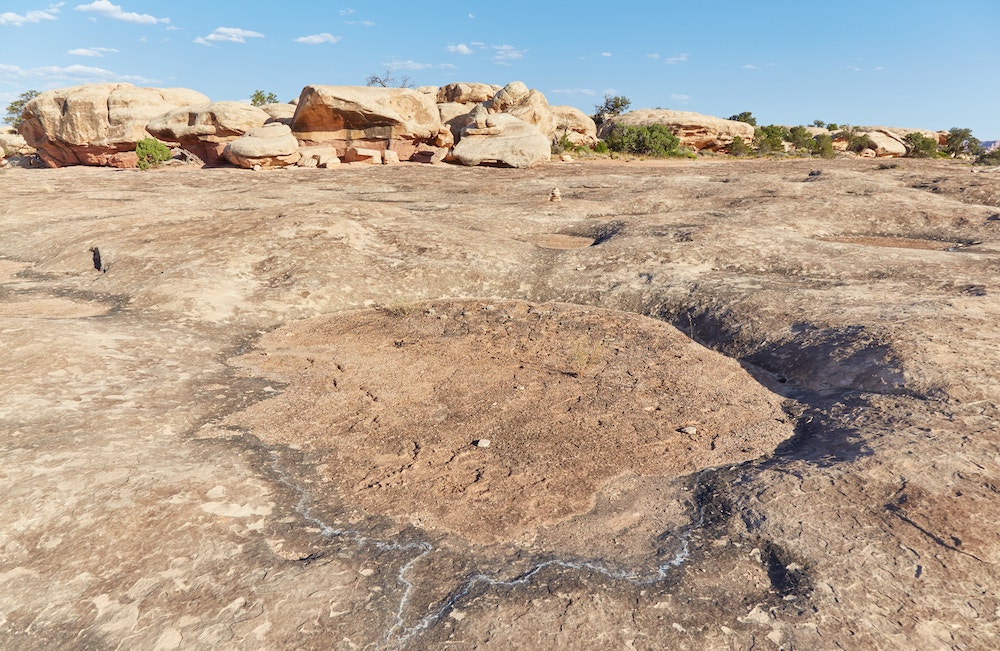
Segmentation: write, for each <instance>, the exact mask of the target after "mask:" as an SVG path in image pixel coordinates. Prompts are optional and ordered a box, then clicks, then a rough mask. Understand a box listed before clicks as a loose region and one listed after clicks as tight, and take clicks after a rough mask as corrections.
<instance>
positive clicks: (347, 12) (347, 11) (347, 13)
mask: <svg viewBox="0 0 1000 651" xmlns="http://www.w3.org/2000/svg"><path fill="white" fill-rule="evenodd" d="M353 13H354V10H353V9H351V8H350V7H348V8H347V9H341V10H340V15H341V16H350V15H351V14H353Z"/></svg>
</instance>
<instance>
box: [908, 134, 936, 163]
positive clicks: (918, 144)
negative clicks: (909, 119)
mask: <svg viewBox="0 0 1000 651" xmlns="http://www.w3.org/2000/svg"><path fill="white" fill-rule="evenodd" d="M903 141H904V142H905V143H906V155H907V156H908V157H910V158H933V157H934V156H936V155H937V150H938V144H937V140H935V139H934V138H929V137H927V136H925V135H924V134H922V133H918V132H916V131H914V132H913V133H908V134H906V136H904V137H903Z"/></svg>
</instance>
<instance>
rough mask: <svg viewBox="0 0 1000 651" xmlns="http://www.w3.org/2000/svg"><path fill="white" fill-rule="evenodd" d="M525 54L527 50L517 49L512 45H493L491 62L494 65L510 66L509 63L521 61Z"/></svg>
mask: <svg viewBox="0 0 1000 651" xmlns="http://www.w3.org/2000/svg"><path fill="white" fill-rule="evenodd" d="M527 52H528V51H527V50H521V49H518V48H516V47H514V46H513V45H494V46H493V57H492V60H493V62H494V63H500V64H503V65H510V62H511V61H517V60H518V59H523V58H524V55H525V54H527Z"/></svg>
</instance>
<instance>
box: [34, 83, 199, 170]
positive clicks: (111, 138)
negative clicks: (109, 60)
mask: <svg viewBox="0 0 1000 651" xmlns="http://www.w3.org/2000/svg"><path fill="white" fill-rule="evenodd" d="M207 102H208V98H207V97H205V96H204V95H202V94H201V93H199V92H197V91H193V90H189V89H186V88H139V87H136V86H133V85H132V84H124V83H114V84H87V85H83V86H71V87H68V88H58V89H56V90H50V91H46V92H44V93H42V94H41V95H39V96H38V97H36V98H34V99H33V100H31V101H30V102H28V103H27V104H26V105H25V107H24V112H23V113H22V115H23V116H24V121H23V122H22V123H21V126H20V128H19V131H20V133H21V135H23V136H24V139H25V140H26V141H27V142H28V144H29V145H31V146H32V147H35V148H36V149H38V155H39V156H40V157H41V158H42V160H44V161H45V162H46V164H48V165H49V166H50V167H64V166H66V165H103V166H109V167H135V166H136V164H137V162H138V159H137V158H136V155H135V145H136V143H137V142H138V141H140V140H142V139H143V138H148V137H149V134H148V133H147V132H146V125H147V124H149V122H150V120H152V119H153V118H155V117H156V116H158V115H162V114H163V113H166V112H168V111H170V110H172V109H174V108H178V107H181V106H186V105H189V104H202V103H207Z"/></svg>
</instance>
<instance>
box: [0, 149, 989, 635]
mask: <svg viewBox="0 0 1000 651" xmlns="http://www.w3.org/2000/svg"><path fill="white" fill-rule="evenodd" d="M335 167H336V169H329V170H327V169H288V170H280V171H268V172H257V173H255V172H250V171H244V170H236V169H222V168H220V169H192V168H166V169H158V170H153V171H150V172H147V173H143V172H138V171H134V170H110V169H93V168H79V167H74V168H62V169H43V170H33V169H9V170H4V171H0V196H2V197H4V200H3V201H2V202H0V243H2V248H0V380H2V383H3V387H4V388H3V391H2V392H0V455H2V459H3V464H2V466H0V491H2V493H3V495H4V499H3V500H2V502H0V647H3V648H11V649H45V648H123V649H124V648H150V649H154V648H158V649H179V648H184V649H210V648H211V649H218V648H236V649H256V648H273V649H282V648H302V649H330V648H334V649H354V648H361V649H386V648H389V649H427V648H463V649H464V648H480V649H507V648H574V649H609V648H610V649H617V648H620V649H630V648H631V649H662V648H684V649H720V648H721V649H751V648H752V649H812V648H815V649H827V648H838V647H839V648H845V649H898V648H914V649H949V648H954V649H994V648H996V640H997V639H1000V625H998V618H1000V597H998V596H997V595H998V594H1000V572H998V565H997V564H998V562H1000V489H998V488H997V486H998V477H1000V425H998V418H1000V410H998V404H1000V371H998V369H1000V329H998V328H997V327H996V324H997V322H998V320H1000V304H998V303H997V301H996V297H997V295H998V293H1000V283H998V280H997V279H998V278H1000V173H998V172H996V171H990V172H975V173H974V172H972V171H971V170H970V168H969V167H968V166H963V165H961V164H955V163H953V162H949V161H911V160H900V161H899V162H898V166H896V167H888V166H885V165H880V164H879V163H878V162H876V161H865V160H839V161H819V160H811V161H784V162H776V161H757V160H748V161H725V160H722V159H719V160H712V159H708V160H699V161H682V162H670V163H659V164H640V163H621V162H573V163H553V164H549V165H544V166H541V167H537V168H534V169H530V170H529V169H487V168H465V167H457V166H430V165H396V166H389V167H384V166H351V165H340V166H335ZM553 188H559V190H560V195H561V201H559V202H551V201H549V196H550V193H551V192H552V189H553ZM94 248H98V249H99V251H100V265H97V264H96V263H97V260H96V255H95V254H94V252H93V251H92V249H94ZM98 266H99V267H100V269H98V268H96V267H98ZM702 345H703V346H707V348H703V347H702ZM710 349H713V350H710ZM727 357H728V358H729V359H727ZM522 366H523V368H522ZM522 387H523V388H522ZM578 399H579V401H578ZM577 405H579V406H577ZM782 421H784V422H782ZM483 439H488V440H489V441H490V445H489V446H485V447H480V446H478V445H476V444H475V443H476V441H477V440H479V441H482V440H483ZM713 443H714V446H715V447H714V449H713Z"/></svg>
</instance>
